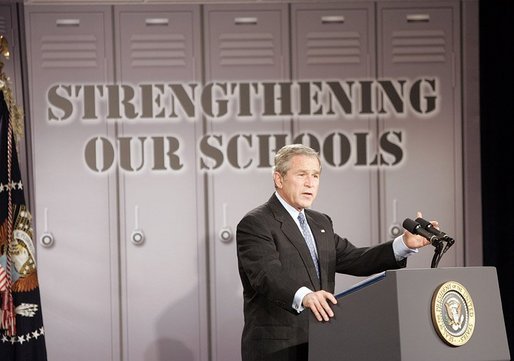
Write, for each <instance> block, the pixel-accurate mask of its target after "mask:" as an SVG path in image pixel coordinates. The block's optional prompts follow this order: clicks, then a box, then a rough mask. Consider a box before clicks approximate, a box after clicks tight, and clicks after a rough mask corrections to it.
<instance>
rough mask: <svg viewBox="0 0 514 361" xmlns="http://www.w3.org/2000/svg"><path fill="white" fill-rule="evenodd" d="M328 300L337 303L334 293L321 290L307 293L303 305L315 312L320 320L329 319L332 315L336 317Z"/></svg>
mask: <svg viewBox="0 0 514 361" xmlns="http://www.w3.org/2000/svg"><path fill="white" fill-rule="evenodd" d="M328 301H330V302H332V304H334V305H335V304H336V303H337V300H336V298H335V297H334V295H333V294H331V293H329V292H326V291H323V290H321V291H316V292H311V293H308V294H306V295H305V297H304V298H303V301H302V304H303V307H305V308H309V309H310V310H311V311H312V313H314V316H316V319H317V320H318V321H323V320H324V321H328V320H329V319H330V317H334V312H333V311H332V308H330V304H329V303H328Z"/></svg>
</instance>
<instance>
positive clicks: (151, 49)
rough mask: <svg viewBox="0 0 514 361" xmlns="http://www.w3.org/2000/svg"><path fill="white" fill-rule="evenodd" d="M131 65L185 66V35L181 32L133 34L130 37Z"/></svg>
mask: <svg viewBox="0 0 514 361" xmlns="http://www.w3.org/2000/svg"><path fill="white" fill-rule="evenodd" d="M130 62H131V65H132V66H133V67H155V66H163V67H173V66H177V67H184V66H186V37H185V36H184V35H183V34H135V35H133V36H132V37H131V39H130Z"/></svg>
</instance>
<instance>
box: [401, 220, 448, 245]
mask: <svg viewBox="0 0 514 361" xmlns="http://www.w3.org/2000/svg"><path fill="white" fill-rule="evenodd" d="M402 226H403V228H405V229H406V230H407V231H409V232H410V233H413V234H417V235H420V236H421V237H424V238H426V239H428V240H429V241H430V243H434V242H437V241H438V240H439V238H438V237H437V236H436V235H435V234H433V233H430V232H429V231H427V230H426V229H425V228H423V227H421V224H419V223H418V222H416V221H413V220H412V219H410V218H405V220H404V221H403V224H402Z"/></svg>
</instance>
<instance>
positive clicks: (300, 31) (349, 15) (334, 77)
mask: <svg viewBox="0 0 514 361" xmlns="http://www.w3.org/2000/svg"><path fill="white" fill-rule="evenodd" d="M291 14H292V15H291V17H292V34H293V35H292V46H293V59H292V64H293V78H294V80H295V81H305V80H310V81H311V82H314V81H318V82H319V81H325V82H326V81H337V82H348V81H354V82H356V81H358V80H359V79H366V80H368V79H372V78H373V77H374V76H375V70H374V69H375V56H374V52H375V50H374V49H375V35H374V34H375V32H374V22H375V20H374V8H373V3H365V2H363V3H359V4H352V3H332V4H292V5H291ZM324 87H326V85H324ZM355 89H357V88H355ZM320 103H322V102H320ZM322 104H324V106H325V108H327V107H328V99H327V98H324V99H323V103H322ZM294 124H295V128H294V130H295V136H297V135H300V134H313V135H314V138H315V139H316V140H315V141H314V143H313V142H311V143H310V145H311V146H312V147H315V148H317V149H318V150H319V151H320V154H321V155H322V162H323V164H322V167H323V169H322V176H321V181H320V191H319V194H318V198H317V200H316V201H315V202H314V204H313V208H314V209H316V210H319V211H322V212H325V213H327V214H328V215H329V216H330V217H331V218H332V219H333V222H334V227H335V230H336V232H337V233H338V234H339V235H340V236H342V237H347V238H348V239H349V240H350V241H351V242H352V243H353V244H355V245H356V246H369V245H373V244H377V243H378V241H379V239H378V219H377V217H376V215H377V214H378V189H377V170H376V167H372V166H366V165H356V163H357V137H364V135H365V134H367V136H366V138H367V139H368V141H367V144H366V147H367V153H368V154H369V157H372V155H373V154H374V153H375V152H376V147H377V145H376V140H375V138H376V137H377V121H376V118H375V117H374V116H372V115H369V116H365V117H359V116H355V115H349V116H345V115H344V114H342V112H340V113H339V114H336V115H328V114H327V115H323V116H321V115H320V116H312V117H306V116H299V117H296V119H295V121H294ZM358 134H364V135H358ZM303 140H304V141H307V142H308V137H307V136H304V137H303ZM343 153H344V154H346V155H345V156H344V157H343ZM358 280H359V278H357V277H352V276H348V275H336V292H337V291H341V290H343V289H345V288H346V287H348V286H350V285H352V284H353V283H355V282H357V281H358Z"/></svg>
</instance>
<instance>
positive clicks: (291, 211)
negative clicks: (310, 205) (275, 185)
mask: <svg viewBox="0 0 514 361" xmlns="http://www.w3.org/2000/svg"><path fill="white" fill-rule="evenodd" d="M275 195H276V196H277V198H278V200H279V201H280V203H281V204H282V206H283V207H284V208H285V209H286V211H287V212H288V213H289V214H290V215H291V217H293V219H294V220H295V221H296V222H297V221H298V215H299V214H300V213H303V214H304V215H305V212H304V210H303V209H302V211H301V212H298V210H297V209H296V208H295V207H293V206H292V205H290V204H289V203H287V202H286V201H285V200H284V198H282V197H281V196H280V194H278V192H277V191H275Z"/></svg>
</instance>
